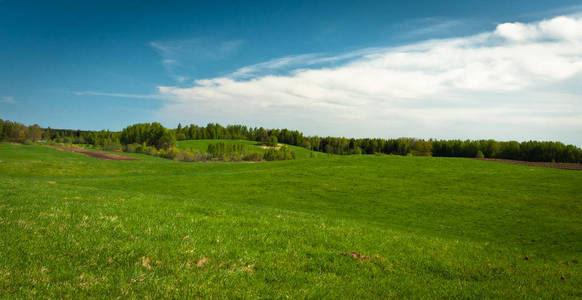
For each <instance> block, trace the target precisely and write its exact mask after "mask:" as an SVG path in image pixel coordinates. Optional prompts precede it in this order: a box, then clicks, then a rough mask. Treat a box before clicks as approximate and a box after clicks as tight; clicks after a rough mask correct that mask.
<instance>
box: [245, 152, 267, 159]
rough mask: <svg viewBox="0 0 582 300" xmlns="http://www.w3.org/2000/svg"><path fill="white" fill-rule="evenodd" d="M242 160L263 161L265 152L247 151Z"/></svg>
mask: <svg viewBox="0 0 582 300" xmlns="http://www.w3.org/2000/svg"><path fill="white" fill-rule="evenodd" d="M242 160H244V161H261V160H263V154H261V153H259V152H251V153H247V154H246V155H244V156H243V157H242Z"/></svg>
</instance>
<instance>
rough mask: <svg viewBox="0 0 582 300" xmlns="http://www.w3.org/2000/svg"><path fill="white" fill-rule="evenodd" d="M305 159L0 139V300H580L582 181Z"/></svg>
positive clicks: (519, 171)
mask: <svg viewBox="0 0 582 300" xmlns="http://www.w3.org/2000/svg"><path fill="white" fill-rule="evenodd" d="M237 142H240V141H237ZM203 143H207V141H203V142H199V141H196V142H181V143H180V145H179V146H180V147H182V148H188V149H189V148H193V149H201V150H205V149H204V145H203ZM206 146H207V144H206ZM296 153H297V155H298V158H299V156H300V155H301V158H306V159H297V160H293V161H278V162H265V163H226V162H215V163H182V162H175V161H171V160H166V159H161V158H155V157H150V156H145V155H139V154H128V155H131V156H133V157H138V158H139V159H140V160H139V161H102V160H97V159H94V158H90V157H86V156H83V155H81V154H76V153H70V152H63V151H59V150H56V149H51V148H48V147H44V146H39V145H33V146H17V145H9V144H0V236H1V239H0V296H1V297H2V298H31V297H35V298H65V297H75V298H85V297H95V298H112V297H134V298H144V297H149V298H176V297H189V298H190V297H201V298H391V297H404V298H445V297H452V298H496V299H499V298H554V299H556V298H580V297H582V288H581V287H582V172H577V171H568V170H557V169H546V168H535V167H527V166H520V165H509V164H501V163H496V162H486V161H477V160H471V159H458V158H433V157H402V156H386V155H383V156H376V155H366V156H364V155H358V156H327V155H319V156H318V157H317V158H311V159H309V158H308V157H309V151H307V150H303V152H301V153H302V154H300V153H299V152H297V151H296ZM304 154H305V156H304ZM351 251H357V252H358V253H360V254H362V255H365V256H368V257H369V259H367V260H363V261H362V260H359V259H354V258H353V257H352V256H344V255H342V253H346V252H351ZM526 257H527V259H525V258H526Z"/></svg>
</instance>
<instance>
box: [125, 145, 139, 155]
mask: <svg viewBox="0 0 582 300" xmlns="http://www.w3.org/2000/svg"><path fill="white" fill-rule="evenodd" d="M139 146H140V145H139V144H135V143H134V144H128V145H124V146H123V152H128V153H135V152H136V151H137V147H139Z"/></svg>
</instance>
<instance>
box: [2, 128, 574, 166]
mask: <svg viewBox="0 0 582 300" xmlns="http://www.w3.org/2000/svg"><path fill="white" fill-rule="evenodd" d="M200 139H223V140H249V141H256V142H258V143H262V144H264V145H268V146H271V147H275V146H276V145H277V144H278V143H282V144H287V145H293V146H299V147H303V148H306V149H308V150H311V151H318V152H323V153H328V154H338V155H349V154H378V153H382V154H395V155H415V156H444V157H472V158H474V157H476V158H500V159H513V160H523V161H534V162H569V163H582V149H580V148H579V147H576V146H574V145H566V144H564V143H561V142H556V141H523V142H518V141H496V140H492V139H488V140H438V139H430V140H423V139H416V138H404V137H402V138H392V139H384V138H357V139H356V138H345V137H319V136H305V135H303V133H301V132H299V131H297V130H289V129H265V128H263V127H247V126H244V125H228V126H222V125H220V124H215V123H209V124H208V125H206V126H198V125H187V126H182V125H181V124H179V125H178V127H177V128H175V129H168V128H165V127H164V126H162V125H161V124H160V123H157V122H153V123H142V124H135V125H131V126H128V127H126V128H124V129H123V130H122V131H120V132H116V131H107V130H101V131H84V130H70V129H52V128H42V127H40V126H39V125H37V124H34V125H31V126H26V125H24V124H21V123H17V122H12V121H5V120H1V119H0V141H6V142H17V143H24V144H30V143H34V142H37V141H44V142H54V143H64V144H89V145H93V146H95V147H97V148H101V149H104V150H110V151H115V150H123V151H127V152H140V153H146V154H152V155H158V156H162V157H166V158H174V157H176V156H177V155H178V154H179V153H180V152H179V151H178V150H176V149H175V144H176V141H179V140H200ZM223 156H224V155H223ZM243 156H244V155H242V156H241V157H243ZM292 157H293V154H292V153H291V151H289V150H288V149H286V148H284V147H283V148H281V149H270V150H269V151H267V152H266V153H265V155H264V158H265V160H278V159H292Z"/></svg>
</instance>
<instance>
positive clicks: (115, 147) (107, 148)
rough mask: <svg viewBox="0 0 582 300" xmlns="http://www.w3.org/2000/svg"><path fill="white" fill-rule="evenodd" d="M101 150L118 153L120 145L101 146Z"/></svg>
mask: <svg viewBox="0 0 582 300" xmlns="http://www.w3.org/2000/svg"><path fill="white" fill-rule="evenodd" d="M103 150H105V151H120V150H121V145H118V144H108V145H105V146H103Z"/></svg>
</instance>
